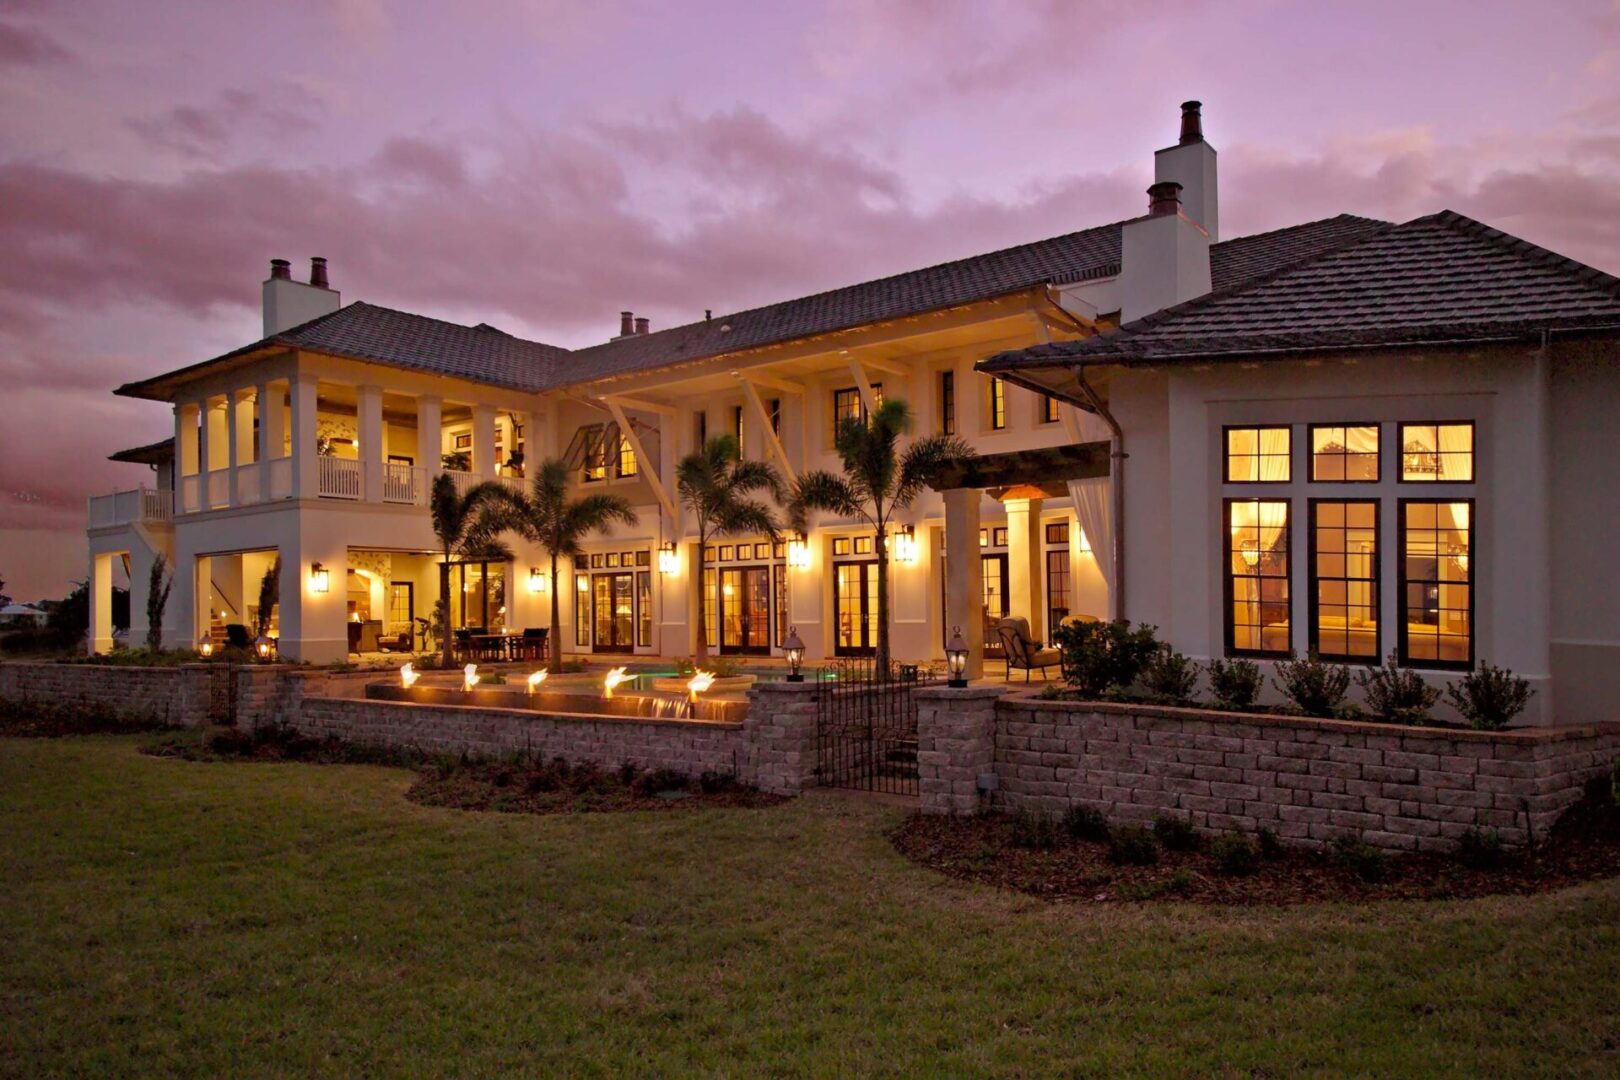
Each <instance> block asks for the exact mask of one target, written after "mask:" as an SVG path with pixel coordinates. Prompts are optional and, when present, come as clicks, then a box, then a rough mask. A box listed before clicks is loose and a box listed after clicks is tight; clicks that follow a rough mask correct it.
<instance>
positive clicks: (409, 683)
mask: <svg viewBox="0 0 1620 1080" xmlns="http://www.w3.org/2000/svg"><path fill="white" fill-rule="evenodd" d="M421 677H422V673H421V672H420V671H417V670H416V669H415V668H413V667H412V666H411V665H409V664H406V665H405V666H404V667H402V668H400V669H399V681H400V682H401V683H403V684H404V685H405V689H407V690H409V689H410V688H411V687H413V686H415V685H416V680H417V679H420V678H421Z"/></svg>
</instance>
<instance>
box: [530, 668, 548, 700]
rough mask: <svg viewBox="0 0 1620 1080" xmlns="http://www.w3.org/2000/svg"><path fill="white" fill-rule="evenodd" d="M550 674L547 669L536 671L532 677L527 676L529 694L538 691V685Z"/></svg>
mask: <svg viewBox="0 0 1620 1080" xmlns="http://www.w3.org/2000/svg"><path fill="white" fill-rule="evenodd" d="M550 673H551V672H550V671H549V670H548V669H546V668H541V669H540V670H539V671H536V672H534V673H533V674H532V675H530V676H529V693H531V694H532V693H534V692H535V691H536V690H538V689H540V684H541V683H543V682H545V681H546V676H547V675H549V674H550Z"/></svg>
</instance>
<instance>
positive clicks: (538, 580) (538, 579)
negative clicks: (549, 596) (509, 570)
mask: <svg viewBox="0 0 1620 1080" xmlns="http://www.w3.org/2000/svg"><path fill="white" fill-rule="evenodd" d="M529 591H530V592H532V593H539V592H545V591H546V575H545V574H544V573H542V572H541V570H540V568H539V567H538V566H531V567H529Z"/></svg>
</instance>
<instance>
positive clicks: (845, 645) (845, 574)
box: [833, 562, 878, 656]
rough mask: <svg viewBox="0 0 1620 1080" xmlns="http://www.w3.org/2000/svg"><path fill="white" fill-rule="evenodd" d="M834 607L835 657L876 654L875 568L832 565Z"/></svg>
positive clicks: (859, 564)
mask: <svg viewBox="0 0 1620 1080" xmlns="http://www.w3.org/2000/svg"><path fill="white" fill-rule="evenodd" d="M833 573H834V575H835V587H836V590H837V604H838V611H837V615H838V640H837V642H836V644H835V646H834V652H836V653H837V654H838V655H839V656H871V655H872V654H873V653H875V652H876V651H877V617H878V602H877V564H876V563H870V562H846V563H834V564H833Z"/></svg>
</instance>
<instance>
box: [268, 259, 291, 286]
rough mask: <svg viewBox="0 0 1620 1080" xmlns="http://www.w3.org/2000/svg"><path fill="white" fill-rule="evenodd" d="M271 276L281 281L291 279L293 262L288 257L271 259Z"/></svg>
mask: <svg viewBox="0 0 1620 1080" xmlns="http://www.w3.org/2000/svg"><path fill="white" fill-rule="evenodd" d="M270 276H271V277H272V278H275V279H278V280H281V281H291V280H292V263H290V262H288V261H287V260H286V259H271V260H270Z"/></svg>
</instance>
